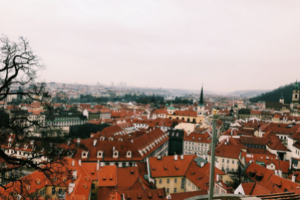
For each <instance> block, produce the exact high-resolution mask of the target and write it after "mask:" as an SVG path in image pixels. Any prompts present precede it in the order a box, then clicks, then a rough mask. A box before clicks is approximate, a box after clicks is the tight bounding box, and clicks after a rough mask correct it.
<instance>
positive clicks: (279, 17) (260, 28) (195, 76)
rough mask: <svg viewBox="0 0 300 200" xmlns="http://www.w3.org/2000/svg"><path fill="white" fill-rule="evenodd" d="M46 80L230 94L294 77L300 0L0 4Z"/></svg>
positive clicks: (3, 27) (2, 27) (9, 30)
mask: <svg viewBox="0 0 300 200" xmlns="http://www.w3.org/2000/svg"><path fill="white" fill-rule="evenodd" d="M0 2H1V3H0V5H1V6H0V33H3V34H6V35H8V36H9V37H10V38H11V39H16V38H17V37H18V36H20V35H22V36H25V37H27V38H28V39H29V40H30V42H31V46H32V47H33V48H34V49H35V51H36V52H37V54H38V55H40V56H41V57H42V58H43V59H44V61H45V63H46V65H47V69H46V70H44V71H42V72H41V73H40V76H41V78H42V79H45V80H46V81H57V82H68V83H74V82H77V83H86V84H95V83H96V82H100V83H105V84H110V83H111V82H112V81H114V82H120V81H122V82H127V84H128V85H135V86H148V87H151V86H153V87H165V88H184V89H199V87H200V85H201V83H204V86H205V87H206V89H207V90H213V91H219V92H222V91H233V90H240V89H241V90H244V89H272V88H275V87H278V86H280V85H283V84H286V83H289V82H291V81H294V80H295V79H296V78H299V76H298V74H299V73H300V68H299V63H300V56H299V53H300V37H299V35H300V26H299V24H300V12H299V9H300V2H299V1H297V0H295V1H288V0H287V1H277V0H269V1H261V0H259V1H256V0H252V1H241V0H235V1H233V0H232V1H229V0H222V1H221V0H220V1H208V0H207V1H198V0H195V1H193V0H187V1H182V0H181V1H179V0H169V1H167V0H165V1H164V0H163V1H162V0H151V1H141V0H135V1H129V0H128V1H124V0H106V1H104V0H102V1H89V0H88V1H76V0H73V1H58V0H57V1H56V0H44V1H37V0H25V1H24V0H22V1H21V0H14V1H5V0H0Z"/></svg>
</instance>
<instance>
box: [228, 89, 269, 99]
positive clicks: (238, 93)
mask: <svg viewBox="0 0 300 200" xmlns="http://www.w3.org/2000/svg"><path fill="white" fill-rule="evenodd" d="M268 91H269V90H238V91H235V92H231V93H228V94H227V96H242V97H255V96H258V95H261V94H263V93H265V92H268Z"/></svg>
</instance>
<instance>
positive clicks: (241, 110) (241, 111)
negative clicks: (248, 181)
mask: <svg viewBox="0 0 300 200" xmlns="http://www.w3.org/2000/svg"><path fill="white" fill-rule="evenodd" d="M250 113H251V110H250V109H247V108H242V109H240V110H239V114H248V115H250Z"/></svg>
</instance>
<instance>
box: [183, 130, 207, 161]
mask: <svg viewBox="0 0 300 200" xmlns="http://www.w3.org/2000/svg"><path fill="white" fill-rule="evenodd" d="M183 140H184V142H183V151H184V154H194V155H199V156H200V155H207V153H208V151H210V144H211V135H210V134H209V133H208V132H207V131H202V132H192V133H187V134H185V136H184V139H183Z"/></svg>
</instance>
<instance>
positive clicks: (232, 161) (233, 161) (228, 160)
mask: <svg viewBox="0 0 300 200" xmlns="http://www.w3.org/2000/svg"><path fill="white" fill-rule="evenodd" d="M215 161H217V162H218V158H215ZM225 162H226V163H227V164H229V163H230V159H225V158H223V159H222V163H225ZM231 163H232V164H235V163H236V164H239V161H238V160H237V161H235V160H231Z"/></svg>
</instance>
